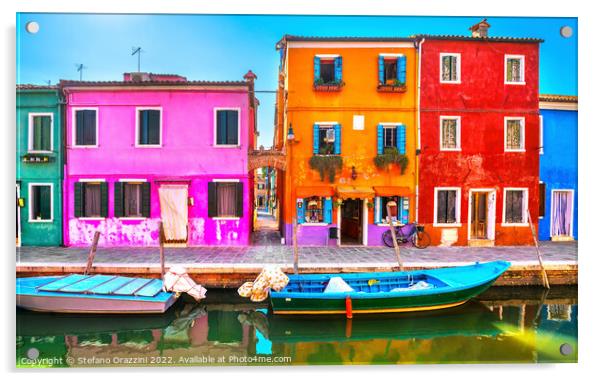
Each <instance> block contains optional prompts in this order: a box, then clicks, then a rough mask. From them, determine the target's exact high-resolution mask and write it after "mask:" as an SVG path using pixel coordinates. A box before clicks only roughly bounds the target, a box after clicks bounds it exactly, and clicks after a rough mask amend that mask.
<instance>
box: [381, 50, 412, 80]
mask: <svg viewBox="0 0 602 381" xmlns="http://www.w3.org/2000/svg"><path fill="white" fill-rule="evenodd" d="M406 66H407V65H406V57H405V56H404V55H403V54H391V53H383V54H379V56H378V84H379V86H380V85H387V86H394V87H400V86H404V85H405V84H406Z"/></svg>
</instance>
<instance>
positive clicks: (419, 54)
mask: <svg viewBox="0 0 602 381" xmlns="http://www.w3.org/2000/svg"><path fill="white" fill-rule="evenodd" d="M423 42H424V37H423V38H422V39H421V40H420V42H419V43H418V65H417V66H418V67H417V70H418V74H417V78H416V81H417V86H416V97H417V98H416V169H415V172H416V205H414V207H415V209H416V211H415V214H414V215H415V217H416V222H417V223H418V209H419V208H418V201H419V197H420V188H419V185H418V184H419V183H420V174H419V172H418V171H419V169H420V168H419V167H420V166H419V163H418V162H419V161H420V151H421V148H420V85H421V82H422V43H423Z"/></svg>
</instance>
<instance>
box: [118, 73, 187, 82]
mask: <svg viewBox="0 0 602 381" xmlns="http://www.w3.org/2000/svg"><path fill="white" fill-rule="evenodd" d="M186 81H187V79H186V77H183V76H181V75H177V74H153V73H144V72H132V73H123V82H186Z"/></svg>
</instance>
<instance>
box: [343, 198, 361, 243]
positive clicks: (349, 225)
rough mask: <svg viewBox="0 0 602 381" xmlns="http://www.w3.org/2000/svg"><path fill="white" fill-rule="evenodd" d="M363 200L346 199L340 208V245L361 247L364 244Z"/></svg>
mask: <svg viewBox="0 0 602 381" xmlns="http://www.w3.org/2000/svg"><path fill="white" fill-rule="evenodd" d="M363 204H364V203H363V200H360V199H348V200H345V201H343V205H342V206H341V245H362V244H363V242H364V239H363V238H364V237H363V235H364V231H363V230H364V229H363V226H364V210H363V209H364V208H363Z"/></svg>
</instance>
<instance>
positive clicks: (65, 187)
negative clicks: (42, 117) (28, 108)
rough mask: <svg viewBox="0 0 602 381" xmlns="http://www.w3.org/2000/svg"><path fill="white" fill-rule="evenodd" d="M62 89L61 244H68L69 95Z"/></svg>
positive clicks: (60, 100)
mask: <svg viewBox="0 0 602 381" xmlns="http://www.w3.org/2000/svg"><path fill="white" fill-rule="evenodd" d="M61 90H62V91H59V94H61V93H62V94H61V95H62V99H59V104H60V105H61V108H62V110H61V132H62V134H61V135H62V136H61V140H62V143H63V144H62V147H61V156H62V157H61V159H62V164H63V189H62V193H63V194H62V197H61V203H62V204H61V207H62V209H63V218H62V221H61V223H62V224H63V234H62V242H61V246H67V241H68V240H67V234H68V228H69V223H68V222H69V216H68V214H67V212H68V207H67V205H69V200H68V199H67V195H68V194H69V192H67V190H68V178H67V177H68V171H67V103H68V102H67V99H68V95H67V90H66V89H65V88H63V87H62V86H61Z"/></svg>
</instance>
